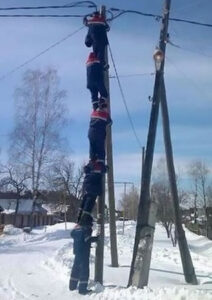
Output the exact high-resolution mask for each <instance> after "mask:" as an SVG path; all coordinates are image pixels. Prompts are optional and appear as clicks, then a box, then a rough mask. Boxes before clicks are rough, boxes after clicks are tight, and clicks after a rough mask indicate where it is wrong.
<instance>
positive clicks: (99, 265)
mask: <svg viewBox="0 0 212 300" xmlns="http://www.w3.org/2000/svg"><path fill="white" fill-rule="evenodd" d="M101 14H102V15H103V16H104V17H106V7H105V6H101ZM105 62H106V63H107V64H108V50H107V48H106V49H105ZM104 83H105V87H106V89H107V91H108V104H109V105H108V106H109V112H111V111H110V96H109V95H110V86H109V71H108V70H107V71H105V72H104ZM106 152H107V164H108V167H109V171H108V176H107V182H108V200H109V214H110V219H109V221H110V245H111V265H112V267H118V252H117V238H116V221H115V196H114V176H113V151H112V131H111V127H110V126H109V127H108V128H107V138H106ZM102 187H103V192H102V195H101V197H98V200H97V225H98V230H99V234H100V239H99V241H98V243H97V248H96V260H95V281H98V282H100V283H103V264H104V210H105V176H104V175H103V179H102Z"/></svg>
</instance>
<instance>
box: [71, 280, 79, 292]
mask: <svg viewBox="0 0 212 300" xmlns="http://www.w3.org/2000/svg"><path fill="white" fill-rule="evenodd" d="M77 283H78V280H77V279H72V278H71V279H70V281H69V290H70V291H74V290H76V289H77Z"/></svg>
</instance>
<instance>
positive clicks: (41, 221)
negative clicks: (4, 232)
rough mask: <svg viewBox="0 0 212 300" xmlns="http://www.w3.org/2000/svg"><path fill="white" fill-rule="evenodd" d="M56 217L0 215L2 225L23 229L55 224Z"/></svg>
mask: <svg viewBox="0 0 212 300" xmlns="http://www.w3.org/2000/svg"><path fill="white" fill-rule="evenodd" d="M55 223H56V221H55V216H53V215H38V214H33V215H20V214H18V215H16V216H15V215H14V214H3V213H1V214H0V225H8V224H12V225H15V226H16V227H18V228H23V227H37V226H44V225H53V224H55Z"/></svg>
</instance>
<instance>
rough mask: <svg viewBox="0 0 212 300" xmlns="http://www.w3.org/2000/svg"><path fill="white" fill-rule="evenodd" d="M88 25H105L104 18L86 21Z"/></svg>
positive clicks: (97, 17) (96, 17)
mask: <svg viewBox="0 0 212 300" xmlns="http://www.w3.org/2000/svg"><path fill="white" fill-rule="evenodd" d="M87 24H88V25H91V24H96V25H104V26H105V25H106V22H105V18H104V17H102V16H94V17H92V18H91V19H88V21H87Z"/></svg>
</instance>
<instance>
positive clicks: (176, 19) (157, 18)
mask: <svg viewBox="0 0 212 300" xmlns="http://www.w3.org/2000/svg"><path fill="white" fill-rule="evenodd" d="M110 10H111V11H112V12H115V11H116V12H118V14H117V15H116V16H114V17H113V19H112V20H114V19H116V18H118V17H120V16H121V15H123V14H126V13H133V14H137V15H141V16H146V17H153V18H155V19H156V20H160V19H162V16H160V15H156V14H151V13H144V12H141V11H137V10H123V9H119V8H110ZM169 20H170V21H176V22H183V23H188V24H193V25H199V26H206V27H212V24H209V23H202V22H197V21H192V20H185V19H179V18H169Z"/></svg>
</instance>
